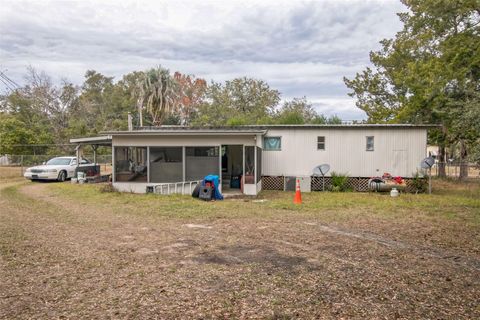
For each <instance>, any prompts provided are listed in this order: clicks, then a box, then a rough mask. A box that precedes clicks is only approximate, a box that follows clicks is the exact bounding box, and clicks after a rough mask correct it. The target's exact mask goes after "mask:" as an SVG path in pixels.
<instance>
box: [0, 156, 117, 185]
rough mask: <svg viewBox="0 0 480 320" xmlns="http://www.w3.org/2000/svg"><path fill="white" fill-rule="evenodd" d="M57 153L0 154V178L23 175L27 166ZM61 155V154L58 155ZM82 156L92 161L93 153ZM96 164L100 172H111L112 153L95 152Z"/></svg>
mask: <svg viewBox="0 0 480 320" xmlns="http://www.w3.org/2000/svg"><path fill="white" fill-rule="evenodd" d="M56 156H57V155H44V154H43V155H42V154H22V155H4V156H0V179H3V180H5V179H14V178H19V177H23V174H24V173H25V170H27V169H28V168H29V167H33V166H38V165H41V164H43V163H45V162H47V161H48V160H50V159H52V158H55V157H56ZM58 156H62V155H58ZM83 157H84V158H86V159H88V160H90V161H91V162H93V154H84V155H83ZM96 162H97V164H99V165H100V171H101V172H102V174H108V173H111V172H112V155H111V154H105V155H102V154H100V155H99V154H97V157H96Z"/></svg>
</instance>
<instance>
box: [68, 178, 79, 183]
mask: <svg viewBox="0 0 480 320" xmlns="http://www.w3.org/2000/svg"><path fill="white" fill-rule="evenodd" d="M70 182H71V183H72V184H75V183H77V182H78V179H77V178H72V180H70Z"/></svg>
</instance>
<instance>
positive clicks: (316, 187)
mask: <svg viewBox="0 0 480 320" xmlns="http://www.w3.org/2000/svg"><path fill="white" fill-rule="evenodd" d="M311 178H312V185H311V189H312V191H322V190H323V183H325V190H330V189H331V187H332V178H331V177H325V178H322V177H311ZM323 179H325V180H324V182H323ZM368 180H370V178H364V177H349V178H348V180H347V186H348V187H349V188H351V189H352V190H354V191H357V192H367V191H369V190H368ZM404 180H405V182H406V184H407V188H406V189H405V191H406V192H415V189H414V187H413V185H412V180H413V179H411V178H404ZM262 189H263V190H284V189H285V177H283V176H263V177H262Z"/></svg>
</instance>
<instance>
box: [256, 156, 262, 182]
mask: <svg viewBox="0 0 480 320" xmlns="http://www.w3.org/2000/svg"><path fill="white" fill-rule="evenodd" d="M256 148H257V159H256V160H257V161H256V164H257V165H256V169H257V183H259V182H260V180H262V148H260V147H256Z"/></svg>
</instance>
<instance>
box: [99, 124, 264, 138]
mask: <svg viewBox="0 0 480 320" xmlns="http://www.w3.org/2000/svg"><path fill="white" fill-rule="evenodd" d="M266 132H267V130H266V129H262V128H259V127H257V128H253V127H185V126H162V127H142V128H136V129H135V130H132V131H106V132H102V133H104V134H109V135H113V136H125V135H128V136H130V135H139V136H144V135H204V136H208V135H232V136H239V135H252V134H261V135H264V134H265V133H266Z"/></svg>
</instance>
